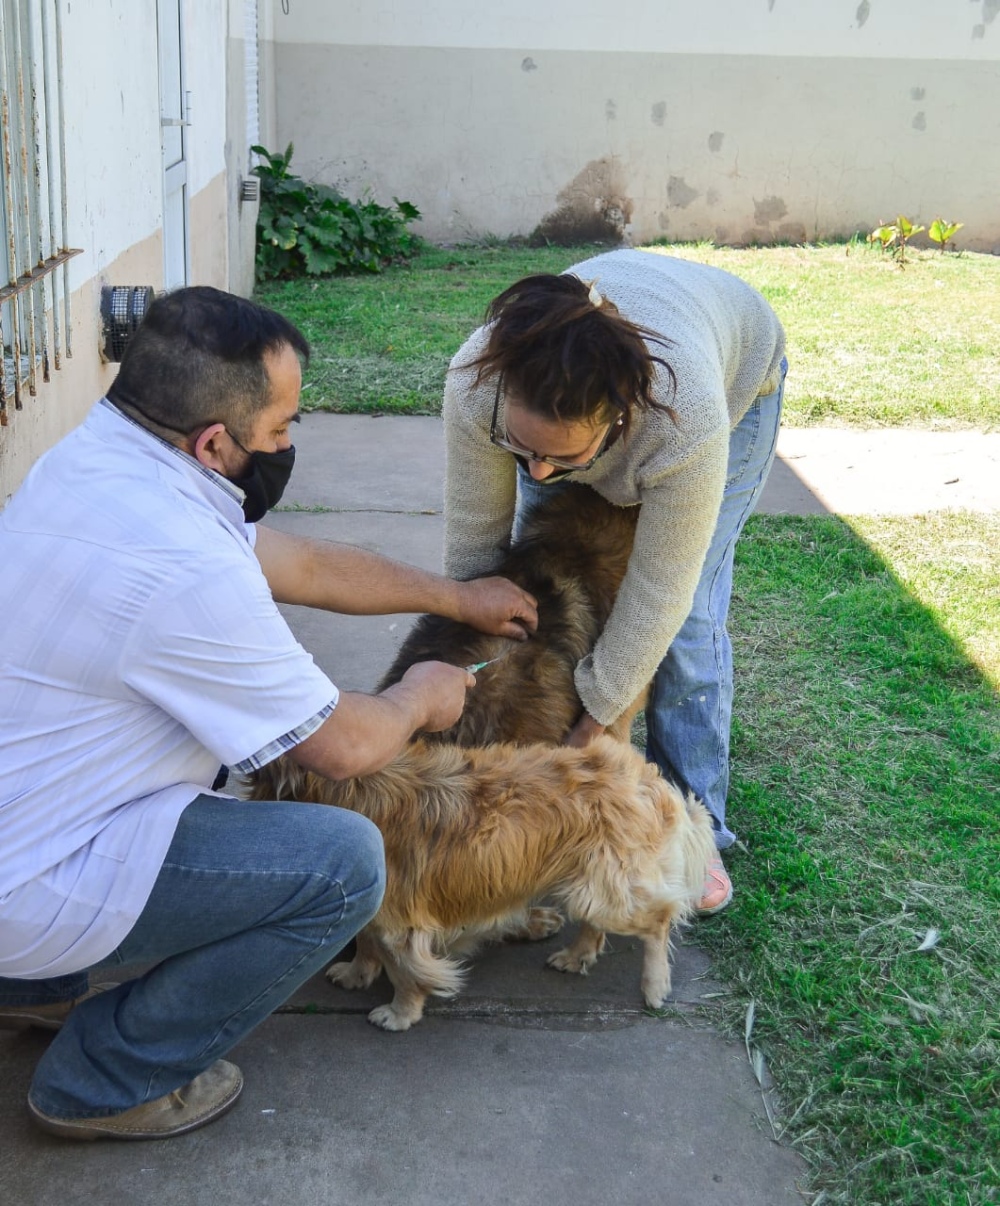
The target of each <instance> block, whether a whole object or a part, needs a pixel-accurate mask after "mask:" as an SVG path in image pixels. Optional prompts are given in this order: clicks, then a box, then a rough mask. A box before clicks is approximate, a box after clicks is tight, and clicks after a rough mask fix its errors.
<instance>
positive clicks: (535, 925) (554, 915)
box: [524, 905, 566, 942]
mask: <svg viewBox="0 0 1000 1206" xmlns="http://www.w3.org/2000/svg"><path fill="white" fill-rule="evenodd" d="M565 924H566V918H565V917H564V916H563V915H562V913H560V912H559V910H558V909H549V908H544V907H543V906H541V905H538V906H536V907H534V908H530V909H529V910H528V920H527V923H526V924H525V927H524V936H525V938H527V939H528V940H529V941H531V942H541V940H542V939H543V938H550V937H551V936H552V935H553V934H558V932H559V931H560V930H561V929H562V928H563V926H564V925H565Z"/></svg>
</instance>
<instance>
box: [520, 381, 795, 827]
mask: <svg viewBox="0 0 1000 1206" xmlns="http://www.w3.org/2000/svg"><path fill="white" fill-rule="evenodd" d="M784 390H785V383H784V376H782V382H781V385H780V386H779V388H778V389H777V390H776V391H775V392H774V393H773V394H768V395H766V396H763V397H760V398H757V399H756V401H755V402H754V403H753V405H752V406H751V407H750V409H749V410H748V411H747V413H746V414H745V415H744V416H743V418H742V419H741V420H740V422H739V423H738V424H737V425H736V427H735V428H733V431H732V434H731V435H730V437H729V467H728V470H727V472H726V486H725V491H724V493H723V496H722V506H721V508H720V510H719V518H718V522H717V523H716V525H715V533H714V535H713V536H712V543H711V544H710V545H709V549H708V553H707V555H706V557H705V564H704V566H703V567H702V571H701V578H700V579H699V581H698V587H697V589H696V591H695V596H694V605H693V606H692V608H691V613H690V615H689V616H688V618H687V619H686V620H685V621H684V624H683V626H682V628H681V630H680V632H678V634H677V636H676V637H674V640H673V642H672V644H671V646H670V648H669V649H668V650H667V651H666V653H665V654H664V657H663V660H662V661H661V662H660V665H659V667H658V668H657V671H656V675H655V677H654V679H653V689H652V694H651V696H650V700H649V703H648V705H647V707H646V757H647V758H648V759H649V760H650V762H655V763H656V765H657V766H658V767H659V768H660V770H661V771H662V772H663V774H664V776H665V777H666V778H668V779H670V780H671V781H672V782H673V783H676V784H677V785H678V786H679V787H681V788H683V789H685V790H687V791H691V792H693V793H694V794H695V795H696V796H697V797H698V799H699V800H701V801H702V802H703V803H704V805H705V807H706V808H707V809H708V811H709V812H710V813H711V815H712V824H713V827H714V829H715V843H716V846H717V847H718V848H719V849H720V850H724V849H725V848H726V847H727V846H731V845H732V844H733V842H735V841H736V835H735V834H734V833H733V832H732V830H731V829H729V828H728V827H727V825H726V796H727V794H728V791H729V731H730V727H731V724H732V714H733V649H732V644H731V642H730V639H729V633H728V631H727V629H726V619H727V617H728V615H729V600H730V596H731V594H732V587H733V554H734V552H735V549H736V541H737V539H738V538H739V535H740V532H742V531H743V525H744V524H745V523H746V521H747V519H748V518H749V516H750V513H751V512H752V511H753V509H754V507H755V506H756V504H757V500H758V498H759V497H760V494H761V491H762V490H763V489H764V483H765V482H766V481H767V475H768V473H769V472H770V470H771V465H772V464H773V462H774V453H775V448H776V447H777V443H778V427H779V425H780V423H781V403H782V398H783V396H784ZM558 489H559V485H558V484H557V483H553V484H552V485H551V486H541V485H539V484H538V483H537V482H535V481H534V479H532V478H531V477H530V476H529V475H528V474H527V473H526V472H525V471H524V470H523V469H519V471H518V509H519V511H521V510H522V509H523V508H524V507H525V506H526V505H532V506H533V505H537V504H538V503H540V502H542V501H544V499H545V498H546V497H549V496H550V495H551V492H552V491H553V490H558Z"/></svg>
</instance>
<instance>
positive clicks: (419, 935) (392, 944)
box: [380, 930, 468, 997]
mask: <svg viewBox="0 0 1000 1206" xmlns="http://www.w3.org/2000/svg"><path fill="white" fill-rule="evenodd" d="M380 941H381V943H382V944H383V946H384V947H385V949H386V952H387V953H388V956H389V957H388V958H387V959H385V961H384V966H385V970H386V972H387V974H388V976H389V979H390V980H392V981H393V983H394V985H395V987H396V989H397V992H399V991H403V992H404V993H405V990H406V987H407V985H408V983H412V984H414V985H416V986H417V987H419V989H420V990H421V991H422V992H424V993H429V994H430V995H432V996H435V997H454V996H457V995H458V994H459V993H460V992H461V991H462V988H463V987H464V986H465V978H466V976H467V974H468V969H467V968H466V967H465V966H464V965H463V964H461V963H459V962H458V961H457V960H455V959H449V958H447V956H445V955H442V954H440V953H439V950H440V948H441V942H440V939H439V938H437V937H435V935H434V934H432V933H431V932H429V931H428V930H407V932H406V934H405V935H400V936H398V937H395V936H390V935H388V934H385V933H383V934H382V935H381V936H380Z"/></svg>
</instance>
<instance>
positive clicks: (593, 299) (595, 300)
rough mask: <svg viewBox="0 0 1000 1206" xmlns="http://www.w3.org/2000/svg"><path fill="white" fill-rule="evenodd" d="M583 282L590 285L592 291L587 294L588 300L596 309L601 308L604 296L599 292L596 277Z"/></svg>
mask: <svg viewBox="0 0 1000 1206" xmlns="http://www.w3.org/2000/svg"><path fill="white" fill-rule="evenodd" d="M583 283H584V284H585V285H589V286H590V292H589V293H588V294H587V300H588V301H589V302H590V304H591V305H592V306H593V307H594V309H595V310H599V309H600V308H601V306H602V305H603V303H604V298H603V297H601V295H600V294H599V293H598V292H597V279H596V277H595V278H594V280H592V281H584V282H583Z"/></svg>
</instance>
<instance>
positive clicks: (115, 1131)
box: [28, 1076, 243, 1143]
mask: <svg viewBox="0 0 1000 1206" xmlns="http://www.w3.org/2000/svg"><path fill="white" fill-rule="evenodd" d="M242 1092H243V1077H242V1076H240V1079H239V1082H238V1084H237V1085H236V1086H235V1087H234V1088H233V1089H232V1090H231V1091H230V1093H229V1094H228V1096H227V1097H225V1098H224V1099H223V1100H222V1101H220V1102H217V1103H216V1104H215V1105H214V1106H212V1107H211V1108H210V1109H208V1110H206V1111H205V1112H204V1113H203V1114H200V1115H199V1116H198V1117H197V1118H191V1119H188V1121H187V1122H184V1123H182V1124H181V1125H179V1126H175V1127H170V1128H169V1129H168V1130H157V1131H142V1130H122V1129H121V1128H120V1127H115V1126H114V1125H112V1124H113V1123H114V1120H115V1116H114V1115H113V1116H112V1117H111V1118H107V1119H103V1118H82V1119H80V1120H79V1121H71V1120H69V1119H63V1118H50V1117H49V1115H48V1114H43V1113H42V1112H41V1110H39V1109H37V1108H36V1107H35V1106H34V1105H33V1104H32V1102H31V1099H30V1098H29V1099H28V1110H29V1112H30V1113H31V1117H32V1118H33V1119H34V1121H35V1124H36V1125H37V1126H39V1127H41V1129H42V1130H43V1131H48V1133H49V1134H50V1135H58V1136H59V1137H60V1138H61V1139H78V1140H81V1141H82V1142H88V1143H89V1142H91V1141H92V1140H94V1139H131V1140H143V1139H172V1138H173V1137H174V1136H175V1135H186V1134H187V1133H188V1131H194V1130H197V1129H198V1128H199V1127H202V1126H205V1125H206V1124H207V1123H209V1122H214V1121H215V1119H216V1118H221V1117H222V1115H223V1114H225V1113H227V1112H228V1111H229V1110H231V1109H232V1108H233V1106H234V1105H235V1104H236V1102H237V1101H238V1100H239V1096H240V1094H241V1093H242ZM102 1124H103V1125H102Z"/></svg>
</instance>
